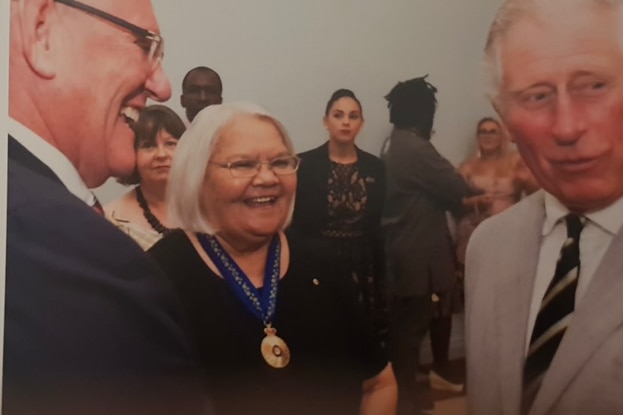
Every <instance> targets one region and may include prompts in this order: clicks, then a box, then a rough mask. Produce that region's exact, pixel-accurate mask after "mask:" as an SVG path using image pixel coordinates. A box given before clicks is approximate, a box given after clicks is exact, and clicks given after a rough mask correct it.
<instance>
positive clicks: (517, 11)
mask: <svg viewBox="0 0 623 415" xmlns="http://www.w3.org/2000/svg"><path fill="white" fill-rule="evenodd" d="M578 3H584V4H586V5H589V6H593V7H608V8H610V9H614V8H616V9H618V10H620V7H621V5H622V4H623V0H576V1H573V0H506V1H505V2H504V4H502V6H501V7H500V9H499V10H498V12H497V13H496V15H495V18H494V19H493V23H492V24H491V27H490V28H489V34H488V36H487V42H486V44H485V60H484V65H483V66H484V73H485V87H486V93H487V96H488V97H489V99H490V100H491V101H493V102H495V101H497V100H498V98H499V96H498V95H499V92H500V86H501V84H502V58H501V53H500V48H499V43H500V40H501V39H502V38H503V37H504V36H505V35H506V32H508V30H509V29H510V28H511V27H512V26H513V25H514V24H515V23H517V22H518V21H519V20H521V19H522V18H525V17H528V16H531V17H535V16H536V15H537V14H538V13H539V12H541V11H542V10H544V9H545V10H547V9H548V8H549V10H550V11H552V12H556V11H557V10H559V9H560V7H562V6H563V5H564V6H566V7H574V8H575V7H577V5H578Z"/></svg>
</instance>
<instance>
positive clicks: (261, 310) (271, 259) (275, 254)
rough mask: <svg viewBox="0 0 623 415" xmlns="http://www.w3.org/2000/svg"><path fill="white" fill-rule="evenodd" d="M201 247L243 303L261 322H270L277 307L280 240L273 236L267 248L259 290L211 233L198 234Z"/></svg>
mask: <svg viewBox="0 0 623 415" xmlns="http://www.w3.org/2000/svg"><path fill="white" fill-rule="evenodd" d="M197 239H198V240H199V243H200V244H201V246H202V247H203V250H204V251H205V253H206V254H208V256H209V257H210V259H211V260H212V262H214V265H216V268H218V270H219V272H220V273H221V275H222V276H223V279H224V280H225V281H226V282H227V284H228V285H229V287H230V288H231V289H232V290H233V292H234V294H236V297H238V299H239V300H240V301H242V304H244V306H245V307H246V308H247V310H249V311H250V312H251V313H253V314H254V315H255V316H256V317H258V318H259V319H260V320H262V322H263V323H264V325H266V326H268V325H270V323H271V321H272V319H273V317H274V315H275V310H276V307H277V289H278V285H279V269H280V261H281V242H280V239H279V235H275V236H274V237H273V239H272V240H271V242H270V246H269V247H268V257H267V258H266V268H265V270H264V288H263V289H262V293H261V295H260V293H259V291H258V290H257V288H255V286H254V285H253V283H251V281H250V280H249V277H247V275H246V274H245V273H244V271H242V270H241V269H240V267H239V266H238V264H236V262H235V261H234V260H233V258H232V257H231V256H229V254H228V253H227V252H226V251H225V249H224V248H223V246H222V245H221V244H220V243H219V242H218V241H217V240H216V237H214V236H213V235H205V234H197Z"/></svg>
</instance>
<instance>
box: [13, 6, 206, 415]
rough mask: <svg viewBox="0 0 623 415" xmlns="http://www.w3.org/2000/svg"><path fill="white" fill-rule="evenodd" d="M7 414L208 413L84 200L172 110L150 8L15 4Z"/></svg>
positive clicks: (165, 291) (158, 283)
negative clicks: (163, 108) (152, 121)
mask: <svg viewBox="0 0 623 415" xmlns="http://www.w3.org/2000/svg"><path fill="white" fill-rule="evenodd" d="M10 10H11V16H10V17H11V27H10V62H9V65H10V66H9V70H10V76H9V78H10V80H9V84H10V85H9V113H10V121H9V132H10V136H9V139H8V140H9V142H8V146H9V147H8V149H9V164H8V212H7V213H8V222H7V256H6V262H7V269H6V308H5V318H6V322H5V332H4V373H3V374H4V378H3V396H2V397H3V402H2V413H3V414H9V415H10V414H35V413H36V414H70V415H72V414H182V413H183V414H187V413H205V412H206V411H207V410H208V406H207V399H206V393H205V390H204V384H203V380H202V377H201V375H200V374H199V372H198V367H199V366H198V364H197V363H196V360H195V357H194V354H193V351H192V350H191V346H190V342H189V341H188V339H187V334H186V330H185V325H184V317H183V316H182V314H181V311H180V310H181V307H180V306H179V304H178V303H177V302H176V298H175V297H174V296H173V295H172V293H171V290H170V287H169V286H168V283H167V281H166V279H165V277H164V276H163V275H161V273H160V271H159V270H158V269H157V267H156V266H155V265H154V264H153V263H152V262H150V260H149V259H148V258H147V257H146V256H145V254H144V253H143V252H142V250H141V249H140V248H139V247H138V245H136V244H135V243H133V242H132V241H131V240H130V239H129V238H128V237H127V236H125V235H123V234H122V233H121V232H120V231H118V230H116V229H115V228H114V227H113V226H112V225H110V224H109V223H108V222H107V221H106V220H105V219H104V217H102V216H101V215H100V214H99V213H98V212H97V211H98V210H99V209H100V206H99V203H98V202H97V200H96V199H95V198H94V196H93V195H92V193H91V192H90V191H89V188H92V187H95V186H98V185H100V184H102V183H103V182H104V181H105V180H106V179H107V178H108V177H110V176H117V175H123V174H127V173H129V172H131V171H132V170H133V168H134V163H135V160H134V154H135V152H134V149H133V141H134V139H133V138H134V137H133V133H132V131H131V130H130V128H129V127H128V125H127V120H128V119H132V118H135V117H136V115H137V112H138V110H139V109H140V108H141V107H143V106H144V105H145V101H146V99H147V98H153V99H155V100H158V101H162V100H165V99H167V98H168V97H169V96H170V85H169V82H168V80H167V78H166V76H165V74H164V72H163V69H162V67H161V65H160V59H161V57H162V46H163V42H162V38H161V36H160V35H159V34H158V24H157V22H156V18H155V16H154V14H153V10H152V7H151V4H150V2H149V0H133V1H125V0H98V1H96V0H90V1H88V2H85V3H81V2H78V1H74V0H56V1H54V0H13V1H11V9H10Z"/></svg>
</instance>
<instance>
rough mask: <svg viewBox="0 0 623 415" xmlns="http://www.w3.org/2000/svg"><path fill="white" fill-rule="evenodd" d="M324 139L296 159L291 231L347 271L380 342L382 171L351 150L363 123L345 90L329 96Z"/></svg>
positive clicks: (380, 165) (352, 96)
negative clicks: (314, 242)
mask: <svg viewBox="0 0 623 415" xmlns="http://www.w3.org/2000/svg"><path fill="white" fill-rule="evenodd" d="M323 121H324V125H325V128H326V129H327V131H328V132H329V140H328V141H327V142H325V143H324V144H322V145H321V146H320V147H317V148H315V149H313V150H309V151H307V152H304V153H302V154H299V157H300V158H301V167H300V168H299V170H298V181H299V185H298V188H297V192H296V203H295V209H294V217H293V222H292V228H293V230H295V231H300V232H302V233H304V234H306V235H308V236H311V237H314V238H317V239H322V240H324V241H326V242H328V243H329V244H331V245H332V248H333V250H334V251H335V252H337V253H338V255H339V257H340V258H341V260H342V261H345V262H346V263H347V264H348V266H349V267H350V270H351V272H352V276H353V279H354V280H355V282H356V283H357V286H358V288H359V300H360V302H361V304H362V305H363V308H364V311H365V313H366V317H367V319H368V323H369V324H370V328H371V329H372V330H373V331H374V332H375V333H376V334H377V335H379V336H380V337H381V339H384V336H385V334H386V331H387V324H386V307H385V300H384V290H383V288H384V278H383V277H384V254H383V239H382V236H381V231H380V218H381V211H382V208H383V201H384V198H385V166H384V163H383V162H382V161H381V160H380V159H379V158H378V157H376V156H373V155H372V154H370V153H367V152H365V151H363V150H361V149H359V148H358V147H357V146H356V145H355V139H356V137H357V134H358V133H359V131H360V130H361V128H362V127H363V124H364V118H363V113H362V108H361V103H360V102H359V100H358V99H357V97H356V96H355V94H354V93H353V92H352V91H350V90H348V89H339V90H337V91H335V92H334V93H333V95H332V96H331V98H330V99H329V102H328V103H327V106H326V109H325V115H324V118H323Z"/></svg>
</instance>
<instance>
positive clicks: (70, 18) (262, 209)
mask: <svg viewBox="0 0 623 415" xmlns="http://www.w3.org/2000/svg"><path fill="white" fill-rule="evenodd" d="M100 3H101V4H100ZM100 3H98V5H99V6H101V8H96V7H95V6H93V5H91V4H90V3H88V4H87V3H82V2H78V1H75V0H55V1H51V0H14V1H13V2H12V4H11V29H10V30H11V45H10V46H11V48H10V62H9V63H10V80H9V87H10V90H9V98H10V106H9V112H10V121H9V139H8V148H9V163H8V202H9V203H8V212H7V213H8V214H7V216H8V221H7V256H6V258H7V273H6V290H7V295H6V312H5V318H6V321H5V335H4V350H5V351H4V378H3V403H2V410H3V412H5V413H7V414H11V415H12V414H34V413H44V414H68V415H73V414H76V415H77V414H83V413H89V414H128V415H129V414H147V413H149V414H163V415H164V414H178V413H187V414H216V415H219V414H232V415H245V414H249V415H250V414H277V415H285V414H293V413H297V414H309V415H312V414H356V413H359V414H363V415H386V414H387V415H390V414H399V415H413V414H415V415H421V414H426V413H429V414H430V413H433V412H432V411H433V409H434V406H433V402H432V401H430V400H429V399H430V393H428V392H427V391H426V389H427V388H428V387H433V388H441V389H448V390H454V391H461V390H463V388H464V382H465V380H464V379H460V378H455V377H454V375H453V374H452V373H451V371H450V370H449V348H450V337H451V333H452V316H453V314H456V313H462V312H463V311H464V309H465V312H466V314H465V315H466V321H467V329H466V335H467V345H466V346H467V365H468V383H469V394H468V400H469V406H470V410H471V411H472V413H473V414H477V415H479V414H484V415H488V414H491V415H495V414H500V413H507V414H509V415H524V414H533V415H541V414H551V415H555V414H563V413H564V414H582V413H595V414H598V415H606V414H611V413H618V412H620V411H622V410H623V401H621V397H620V394H617V393H616V392H617V391H618V390H619V389H620V387H621V386H623V385H622V382H621V377H620V373H619V372H620V369H621V368H620V365H619V364H618V363H620V361H621V358H622V355H621V350H623V349H622V348H621V344H623V337H622V336H623V334H622V332H621V315H623V312H613V311H615V310H621V309H620V307H621V305H620V304H621V302H620V301H618V297H619V295H618V294H619V293H620V292H621V290H623V286H622V285H621V284H622V282H621V278H620V274H621V272H622V270H621V265H620V260H619V259H618V258H619V254H618V253H619V252H620V249H621V248H622V246H621V245H622V244H623V242H622V239H621V236H620V232H621V227H622V225H623V222H622V221H623V211H622V209H623V186H622V185H621V183H622V181H621V180H620V178H621V177H622V176H621V175H622V174H623V167H622V164H623V163H622V161H621V160H623V156H622V154H623V144H622V143H623V142H622V141H621V137H620V134H619V133H620V132H621V128H620V127H619V125H620V124H621V121H620V119H619V116H620V114H621V112H622V108H623V104H621V101H622V100H623V90H621V84H623V83H621V82H618V81H620V80H619V79H618V77H619V76H621V75H620V74H619V72H618V63H619V60H618V59H619V58H621V57H622V56H623V52H621V50H620V45H618V44H616V40H614V39H615V36H614V34H613V33H614V32H615V30H616V29H617V28H618V25H620V23H619V20H616V19H620V14H621V6H620V5H619V4H618V3H617V4H614V3H601V2H598V1H597V0H565V1H562V0H553V1H552V2H541V3H540V2H538V1H536V0H530V1H525V0H507V1H506V2H505V3H504V5H503V6H502V8H501V9H500V11H499V12H498V15H497V16H496V20H495V21H494V24H493V26H492V27H491V31H490V34H489V39H488V42H487V45H486V56H487V59H488V60H487V63H488V65H489V69H490V73H491V76H492V82H491V84H492V92H491V101H492V104H493V107H494V108H495V110H496V111H497V113H498V114H499V116H500V119H499V120H498V119H497V118H493V117H485V118H482V119H481V120H480V121H478V122H477V123H476V125H475V139H476V147H477V151H476V154H474V155H473V156H469V157H467V158H466V160H465V161H464V162H463V163H462V164H461V165H460V166H459V167H458V168H457V167H455V166H454V165H452V163H450V162H449V161H448V160H447V159H446V158H444V157H443V156H442V155H441V154H440V153H439V152H438V151H437V149H436V148H435V146H434V145H433V143H432V139H433V137H434V128H433V127H434V123H435V114H436V111H437V106H438V102H437V88H436V87H435V86H434V85H432V84H431V83H430V82H429V81H428V80H427V76H421V77H416V78H413V79H409V80H405V81H401V82H398V83H397V84H396V85H395V86H394V87H393V88H392V89H391V90H390V91H389V92H388V94H387V95H386V96H385V99H386V101H387V106H388V109H389V122H390V123H391V124H392V130H391V133H390V135H389V137H387V138H386V140H385V141H384V143H383V146H382V150H381V152H380V154H379V155H378V156H377V155H373V154H371V153H368V152H366V151H363V150H362V149H360V148H359V147H358V146H357V144H356V139H357V136H358V134H359V133H360V131H361V130H362V128H363V127H364V120H365V118H364V105H363V103H362V102H361V101H360V100H359V99H358V98H357V96H356V94H355V93H354V92H353V91H351V90H348V89H338V90H336V91H335V92H334V93H333V94H332V95H331V96H330V98H329V100H328V102H327V104H326V107H325V109H324V117H323V118H322V121H323V123H324V126H325V128H326V130H327V136H326V137H324V138H320V141H319V142H318V143H317V145H318V146H317V147H315V148H313V149H311V150H308V151H305V152H299V153H297V151H296V150H295V148H294V147H293V145H292V141H291V139H290V136H289V134H288V132H287V129H286V127H285V126H284V125H283V124H282V122H281V121H279V120H278V119H277V118H275V117H274V116H273V115H271V114H269V113H268V112H267V111H266V110H265V109H263V108H262V107H261V106H259V105H257V104H255V103H250V102H232V103H229V102H225V103H223V84H222V81H221V78H220V76H219V74H218V73H217V72H216V71H214V70H213V69H210V68H208V67H204V66H201V67H197V68H194V69H192V70H190V71H189V72H188V73H187V74H186V76H185V77H184V79H183V80H182V95H181V96H180V103H181V106H182V107H183V108H184V110H185V113H186V114H185V115H186V118H187V119H188V121H189V123H188V124H186V123H185V122H184V121H183V120H182V119H181V118H180V117H179V116H178V115H177V114H175V112H174V111H172V110H171V109H170V108H168V107H167V106H165V105H162V104H154V105H146V101H147V99H152V100H155V101H160V102H164V101H166V100H167V99H169V98H170V95H171V87H170V84H169V81H168V79H167V77H166V75H165V74H164V71H163V69H162V66H161V59H162V58H163V55H164V50H163V48H164V41H163V39H162V37H161V35H160V34H159V30H158V24H157V21H156V18H155V16H154V14H153V10H151V6H150V5H149V2H148V1H136V2H133V3H131V4H130V3H125V2H121V1H120V0H106V1H101V2H100ZM571 3H573V4H572V5H571ZM574 8H578V9H581V11H582V13H577V12H576V11H575V9H574ZM553 11H562V14H563V15H564V16H559V17H555V18H553V19H552V18H551V16H553V15H552V12H553ZM126 19H129V20H126ZM545 23H546V24H545ZM578 27H580V28H584V29H588V28H590V29H591V30H590V31H589V30H583V31H582V30H580V31H578V30H576V29H577V28H578ZM76 31H80V33H81V36H76V35H75V33H76ZM116 32H119V33H116ZM588 33H592V34H591V35H590V36H589V35H588ZM121 34H123V35H128V34H129V35H130V37H131V38H132V37H133V38H134V39H133V40H134V41H133V42H132V41H129V42H128V41H127V40H128V38H127V37H126V38H124V37H123V36H120V38H119V40H114V41H113V40H111V39H113V38H115V36H116V35H121ZM124 39H125V40H126V42H125V43H123V40H124ZM109 43H110V45H109ZM94 44H98V45H100V50H99V51H98V52H94V48H93V47H92V46H93V45H94ZM61 45H62V46H61ZM102 45H104V46H106V47H103V46H102ZM120 45H121V46H120ZM137 46H138V47H137ZM589 46H590V47H589ZM102 51H104V52H105V53H101V52H102ZM604 51H607V52H608V53H607V54H606V53H605V52H604ZM578 56H580V57H583V58H586V59H578V58H577V57H578ZM622 59H623V58H622ZM78 62H80V65H79V64H78ZM110 62H114V64H110ZM78 68H80V69H79V70H78ZM87 72H88V73H89V75H90V76H89V77H88V79H87V77H85V76H84V75H83V74H84V73H87ZM87 103H88V105H87ZM75 113H80V114H82V115H81V117H79V120H78V121H77V120H76V119H75ZM510 140H513V141H514V142H515V143H516V145H517V149H518V151H515V150H512V149H511V148H510V143H509V141H510ZM322 141H324V142H323V143H321V142H322ZM314 146H315V145H314ZM109 177H116V178H117V179H118V181H119V183H121V184H124V185H127V186H132V188H131V190H129V191H128V192H127V193H126V194H124V195H123V196H122V197H120V198H119V199H117V200H115V201H113V202H111V203H109V204H107V205H106V206H104V207H102V206H101V204H100V203H99V201H98V200H97V198H96V197H95V196H94V194H93V193H92V192H91V191H90V189H92V188H94V187H97V186H98V185H100V184H102V183H103V182H104V181H105V180H106V179H107V178H109ZM541 186H542V187H543V190H540V188H541ZM522 199H523V200H522ZM452 228H454V229H455V231H454V232H451V229H452ZM580 264H581V265H582V267H581V268H580ZM580 270H581V272H580ZM552 274H553V275H554V277H553V278H552V277H551V275H552ZM464 283H465V285H466V287H467V289H466V291H465V292H464V290H463V284H464ZM465 297H466V300H465V299H464V298H465ZM576 309H577V311H576ZM571 317H573V319H571ZM597 320H599V321H600V322H601V323H600V324H598V325H596V324H594V323H595V321H597ZM427 333H428V334H429V336H430V341H431V349H432V358H433V359H432V365H431V367H430V370H429V372H428V373H427V374H426V382H421V381H420V380H419V376H418V374H419V372H421V371H422V362H421V359H420V349H421V346H422V341H423V340H424V338H425V336H426V334H427Z"/></svg>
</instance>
